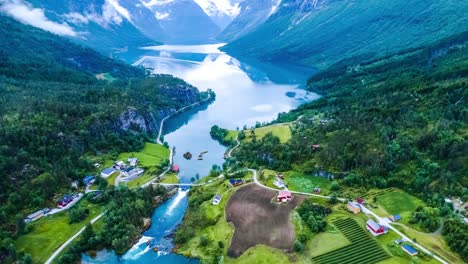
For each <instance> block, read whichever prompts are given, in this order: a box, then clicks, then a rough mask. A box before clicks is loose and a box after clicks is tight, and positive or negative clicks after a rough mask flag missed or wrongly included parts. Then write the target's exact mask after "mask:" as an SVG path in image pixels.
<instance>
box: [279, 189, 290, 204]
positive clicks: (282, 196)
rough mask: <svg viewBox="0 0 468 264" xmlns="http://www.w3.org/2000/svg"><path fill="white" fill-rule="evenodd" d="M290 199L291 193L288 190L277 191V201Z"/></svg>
mask: <svg viewBox="0 0 468 264" xmlns="http://www.w3.org/2000/svg"><path fill="white" fill-rule="evenodd" d="M291 199H292V194H291V192H290V191H279V192H278V202H288V201H290V200H291Z"/></svg>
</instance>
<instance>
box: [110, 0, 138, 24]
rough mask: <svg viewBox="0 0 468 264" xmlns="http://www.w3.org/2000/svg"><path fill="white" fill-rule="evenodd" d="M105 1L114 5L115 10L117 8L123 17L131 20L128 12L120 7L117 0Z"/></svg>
mask: <svg viewBox="0 0 468 264" xmlns="http://www.w3.org/2000/svg"><path fill="white" fill-rule="evenodd" d="M106 2H108V3H110V4H111V5H112V7H114V8H115V10H117V12H119V14H120V15H122V16H123V17H125V18H126V19H127V20H128V21H132V19H131V18H130V12H128V10H127V9H125V8H124V7H122V6H121V5H120V4H119V2H118V1H117V0H106Z"/></svg>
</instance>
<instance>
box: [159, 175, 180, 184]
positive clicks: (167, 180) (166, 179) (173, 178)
mask: <svg viewBox="0 0 468 264" xmlns="http://www.w3.org/2000/svg"><path fill="white" fill-rule="evenodd" d="M161 183H179V178H178V177H177V174H175V173H168V174H166V177H164V179H163V180H162V181H161Z"/></svg>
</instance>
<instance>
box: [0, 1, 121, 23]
mask: <svg viewBox="0 0 468 264" xmlns="http://www.w3.org/2000/svg"><path fill="white" fill-rule="evenodd" d="M0 1H1V0H0ZM115 2H116V1H114V3H115ZM117 5H118V3H117ZM91 10H94V8H91ZM124 10H125V11H123V10H121V11H122V12H123V13H124V14H126V16H128V17H130V15H129V14H128V11H127V10H126V9H124ZM122 12H119V10H117V8H116V7H115V5H114V4H113V3H112V1H108V0H106V1H104V4H103V5H102V14H98V13H96V12H86V13H84V14H80V13H76V12H73V13H68V14H64V15H62V17H63V18H64V19H65V20H66V21H68V22H69V23H72V24H75V25H83V24H89V23H90V22H94V23H96V24H99V25H101V26H102V27H106V28H107V27H108V26H109V25H110V24H116V25H120V24H122V21H123V17H122Z"/></svg>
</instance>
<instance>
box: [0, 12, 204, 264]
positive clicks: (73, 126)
mask: <svg viewBox="0 0 468 264" xmlns="http://www.w3.org/2000/svg"><path fill="white" fill-rule="evenodd" d="M0 34H1V35H2V38H1V39H0V54H1V59H0V171H1V173H0V175H1V177H0V186H2V187H1V188H0V204H1V206H0V230H1V231H0V259H3V258H4V257H5V254H7V256H9V258H10V257H14V255H13V253H12V252H14V245H13V244H12V242H11V239H10V238H12V237H13V238H14V237H17V236H19V235H21V233H22V232H24V230H23V229H22V224H21V222H22V221H23V216H24V215H26V214H29V213H31V212H32V211H33V210H35V209H39V208H43V207H46V206H52V205H54V204H55V201H54V200H53V199H52V196H53V195H54V194H56V193H64V192H67V191H69V188H70V183H71V182H72V181H74V180H81V179H82V178H83V177H84V176H85V175H86V173H89V171H92V169H94V166H93V161H92V158H93V157H95V156H97V155H101V154H106V153H119V152H124V151H134V150H139V149H141V148H142V147H143V144H144V142H145V141H147V140H149V139H148V137H149V136H151V135H152V134H154V133H156V132H157V127H159V122H160V120H161V119H162V118H163V117H165V116H166V115H167V114H169V113H172V112H174V111H175V110H176V109H179V108H181V107H182V106H185V105H188V104H191V103H194V102H197V101H199V100H200V99H201V98H202V97H203V96H205V94H204V93H199V92H198V90H197V89H196V88H194V87H192V86H190V85H189V84H187V83H185V82H184V81H182V80H180V79H177V78H173V77H172V76H169V75H158V76H152V77H146V76H145V72H144V70H142V69H139V68H134V67H131V66H127V65H124V64H122V63H120V62H116V61H114V60H111V59H109V58H106V57H103V56H101V55H99V54H98V53H96V52H94V51H92V50H89V49H87V48H83V47H81V46H78V45H74V44H72V43H70V42H69V41H67V40H65V39H62V38H60V37H57V36H55V35H52V34H49V33H47V32H44V31H42V30H38V29H35V28H33V27H29V26H25V25H22V24H20V23H18V22H16V21H14V20H12V19H9V18H6V17H4V16H0ZM101 73H106V74H105V75H103V76H105V77H104V79H106V78H107V80H98V78H96V75H97V74H101ZM111 80H113V81H111ZM15 219H17V220H18V221H16V222H15ZM10 260H11V259H10Z"/></svg>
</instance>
